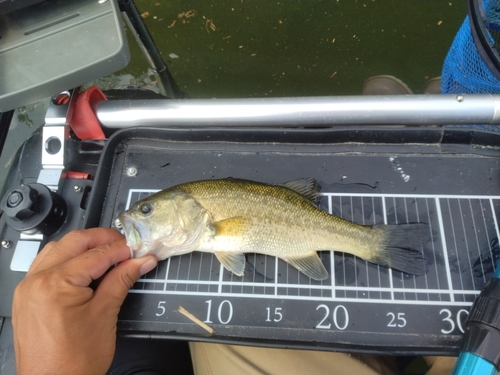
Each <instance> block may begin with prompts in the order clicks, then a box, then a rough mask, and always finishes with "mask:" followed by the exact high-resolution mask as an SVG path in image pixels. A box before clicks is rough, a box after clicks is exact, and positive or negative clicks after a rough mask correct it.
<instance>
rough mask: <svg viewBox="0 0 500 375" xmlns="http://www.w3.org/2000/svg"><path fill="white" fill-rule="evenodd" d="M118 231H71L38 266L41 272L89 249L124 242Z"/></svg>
mask: <svg viewBox="0 0 500 375" xmlns="http://www.w3.org/2000/svg"><path fill="white" fill-rule="evenodd" d="M123 238H124V237H123V235H122V234H120V233H119V232H118V231H116V230H114V229H108V228H92V229H82V230H75V231H71V232H69V233H68V234H66V235H65V236H64V237H63V238H61V239H60V240H59V241H57V242H56V243H54V244H53V245H52V247H51V248H50V249H49V251H47V253H46V254H45V256H44V257H43V259H41V260H40V262H39V263H38V264H37V268H38V269H39V270H43V269H48V268H52V267H54V266H58V265H60V264H63V263H65V262H67V261H68V260H70V259H72V258H75V257H76V256H78V255H80V254H82V253H84V252H86V251H87V250H89V249H93V248H96V247H98V246H101V245H105V244H109V243H112V242H115V241H119V240H122V239H123Z"/></svg>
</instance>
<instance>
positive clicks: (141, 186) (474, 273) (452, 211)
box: [85, 128, 500, 354]
mask: <svg viewBox="0 0 500 375" xmlns="http://www.w3.org/2000/svg"><path fill="white" fill-rule="evenodd" d="M450 132H451V133H450V134H448V131H446V132H445V133H443V132H442V130H441V129H428V128H427V129H424V128H422V129H421V128H418V129H404V131H403V130H401V131H396V132H395V133H391V137H392V135H394V134H396V135H397V137H396V139H397V142H395V143H394V144H391V143H390V140H391V139H392V138H391V137H389V135H388V133H387V132H386V130H385V129H380V130H378V131H373V130H370V132H369V133H364V132H359V131H357V130H351V129H348V130H343V131H338V130H336V129H314V131H308V130H297V129H295V130H291V129H285V130H277V129H274V130H255V129H254V130H241V129H240V130H237V129H224V131H220V130H217V129H212V130H208V129H206V130H194V129H189V130H178V129H177V130H171V129H128V130H125V131H121V132H120V133H116V134H115V135H114V136H113V137H112V138H110V140H109V141H108V144H107V146H106V148H105V150H104V152H103V154H102V156H101V161H100V164H101V165H100V170H98V173H97V176H96V180H95V183H94V187H93V189H92V195H91V197H90V200H89V207H88V209H87V214H88V217H87V222H86V224H85V225H86V226H87V227H89V226H108V227H109V226H112V225H113V223H114V221H115V219H116V217H117V215H118V214H119V213H120V212H121V211H123V210H125V209H127V208H128V207H129V206H130V205H131V204H133V203H134V202H136V201H138V200H140V199H142V198H144V197H146V196H148V195H150V194H152V193H153V192H155V191H158V190H161V189H165V188H169V187H171V186H174V185H177V184H181V183H185V182H189V181H196V180H203V179H214V178H215V179H217V178H227V177H234V178H242V179H249V180H254V181H258V182H265V183H271V184H272V183H283V182H286V181H290V180H294V179H298V178H304V177H312V178H316V179H317V180H318V181H319V185H320V188H321V189H320V191H321V194H322V195H323V196H322V198H321V201H320V204H319V208H320V209H321V210H324V211H327V212H330V213H332V214H334V215H337V216H339V217H342V218H344V219H346V220H349V221H352V222H355V223H357V224H364V225H372V224H403V223H415V222H423V223H427V224H428V225H429V236H428V237H429V240H428V241H426V242H425V243H422V244H421V250H422V252H423V254H424V256H425V257H426V259H427V263H428V272H427V273H426V274H425V275H421V276H416V277H415V276H411V275H407V274H403V273H401V272H399V271H394V270H391V269H389V268H386V267H381V266H377V265H375V264H371V263H367V262H366V261H363V260H361V259H359V258H356V257H354V256H352V255H349V254H344V253H341V252H331V251H319V252H318V254H319V256H320V258H321V261H322V262H323V264H324V265H325V267H326V269H327V270H328V272H329V277H328V278H327V279H326V280H323V281H316V280H311V279H310V278H308V277H306V276H305V275H304V274H302V273H300V272H299V271H298V270H297V269H295V268H294V267H292V266H289V265H288V264H287V263H286V262H284V261H282V260H280V259H276V258H275V257H272V256H265V255H262V254H246V265H245V273H244V275H243V277H238V276H235V275H234V274H232V273H231V272H229V271H227V270H226V269H225V268H223V267H222V266H221V265H220V263H219V261H218V260H217V259H216V257H215V256H213V255H212V254H209V253H201V252H192V253H190V254H185V255H182V256H176V257H173V258H170V259H167V260H164V261H161V262H159V264H158V266H157V268H156V269H154V270H153V271H151V272H150V273H148V274H147V275H145V276H144V277H142V278H141V279H140V280H139V281H138V282H137V283H136V284H135V285H134V286H133V288H132V289H131V291H130V293H129V295H128V296H127V298H126V300H125V303H124V305H123V307H122V309H121V312H120V315H119V322H118V328H119V331H120V333H121V334H123V335H128V336H138V337H163V338H175V339H187V340H204V341H214V342H227V343H242V344H252V345H259V346H272V347H293V348H307V349H315V348H317V349H324V350H342V351H354V352H365V353H367V352H369V353H393V354H456V353H457V352H458V350H459V346H460V341H461V338H462V332H463V330H464V325H465V320H466V319H467V315H468V310H469V308H470V306H471V304H472V302H473V301H474V299H475V297H476V296H477V295H478V294H479V292H480V290H481V288H482V287H483V285H484V284H485V282H486V280H488V279H489V277H491V275H492V274H493V272H494V265H495V264H496V261H497V260H498V258H499V253H500V250H499V246H498V236H499V234H498V216H497V215H498V212H499V208H500V195H498V191H499V190H498V186H499V185H500V174H499V173H498V171H499V169H500V162H499V160H500V152H499V151H498V150H497V149H496V148H491V147H481V148H478V147H476V146H474V145H472V146H471V145H470V144H469V143H470V142H471V140H473V139H474V137H475V134H476V132H470V131H466V132H461V131H458V133H457V134H455V132H456V131H455V130H454V131H450ZM360 135H362V138H361V139H360V138H359V137H360ZM455 135H458V136H457V137H456V139H457V140H458V141H459V144H453V143H452V144H443V140H445V139H447V140H448V141H450V139H451V140H453V141H455ZM471 137H472V138H471ZM491 137H492V136H490V135H488V137H486V138H487V139H490V138H491ZM377 139H380V141H381V142H382V144H378V143H377ZM356 140H358V141H359V142H361V143H359V144H357V143H352V142H356ZM345 142H351V143H345ZM363 142H365V143H363ZM398 142H403V144H400V143H398ZM460 142H462V143H460ZM131 170H132V171H134V173H130V171H131ZM180 311H183V312H185V311H187V312H188V315H189V314H190V315H189V317H188V316H186V315H185V314H183V313H181V312H180ZM196 319H197V320H196ZM195 320H196V321H195Z"/></svg>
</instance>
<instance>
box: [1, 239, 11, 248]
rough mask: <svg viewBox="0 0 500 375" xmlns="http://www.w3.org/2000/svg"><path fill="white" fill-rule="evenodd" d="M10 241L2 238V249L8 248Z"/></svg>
mask: <svg viewBox="0 0 500 375" xmlns="http://www.w3.org/2000/svg"><path fill="white" fill-rule="evenodd" d="M10 245H11V243H10V241H9V240H2V247H3V248H4V249H8V248H9V247H10Z"/></svg>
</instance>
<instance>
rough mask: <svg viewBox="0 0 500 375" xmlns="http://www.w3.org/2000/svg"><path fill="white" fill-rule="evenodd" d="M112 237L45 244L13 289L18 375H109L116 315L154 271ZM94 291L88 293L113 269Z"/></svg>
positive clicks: (93, 232)
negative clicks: (134, 287) (135, 286)
mask: <svg viewBox="0 0 500 375" xmlns="http://www.w3.org/2000/svg"><path fill="white" fill-rule="evenodd" d="M129 257H130V249H129V248H128V246H127V245H126V243H125V239H124V238H123V236H122V235H121V234H120V233H118V232H117V231H115V230H112V229H104V228H94V229H88V230H78V231H73V232H70V233H68V234H67V235H65V236H64V237H63V238H62V239H60V240H59V241H57V242H51V243H48V244H47V245H46V246H45V247H44V249H43V250H42V251H41V252H40V253H39V254H38V256H37V257H36V258H35V260H34V262H33V264H32V265H31V267H30V269H29V271H28V273H27V275H26V277H25V279H24V280H23V281H21V283H20V284H19V285H18V287H17V288H16V291H15V293H14V301H13V307H12V324H13V327H14V349H15V352H16V363H17V371H18V374H64V375H68V374H72V375H77V374H84V375H94V374H96V375H97V374H105V373H106V371H107V370H108V369H109V367H110V366H111V362H112V360H113V356H114V353H115V345H116V322H117V320H118V312H119V311H120V307H121V305H122V303H123V300H124V299H125V297H126V295H127V293H128V290H129V289H130V288H131V287H132V285H133V284H134V282H135V281H137V279H138V278H139V277H140V276H141V275H142V274H145V273H146V272H149V271H150V270H152V269H153V268H154V267H156V263H157V261H156V259H155V258H154V257H153V256H147V257H144V258H139V259H128V258H129ZM116 263H119V264H118V266H116V267H115V268H113V269H112V270H111V271H109V273H107V274H106V275H105V276H104V278H103V279H102V281H101V282H100V284H99V286H98V287H97V289H96V290H95V291H94V290H92V288H90V287H89V285H90V283H91V282H92V281H93V280H96V279H98V278H100V277H101V276H102V275H104V274H105V273H106V271H108V269H109V268H110V267H111V266H113V265H114V264H116Z"/></svg>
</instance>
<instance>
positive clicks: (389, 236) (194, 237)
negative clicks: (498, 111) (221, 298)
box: [118, 179, 429, 280]
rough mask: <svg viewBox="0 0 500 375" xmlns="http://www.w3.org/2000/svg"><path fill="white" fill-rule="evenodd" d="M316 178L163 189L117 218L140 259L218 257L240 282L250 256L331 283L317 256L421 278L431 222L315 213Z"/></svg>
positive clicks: (222, 182) (212, 182)
mask: <svg viewBox="0 0 500 375" xmlns="http://www.w3.org/2000/svg"><path fill="white" fill-rule="evenodd" d="M319 198H320V195H319V193H318V190H317V183H316V181H315V180H314V179H301V180H296V181H291V182H288V183H285V184H282V185H268V184H264V183H258V182H252V181H246V180H239V179H222V180H206V181H195V182H189V183H186V184H181V185H177V186H174V187H171V188H168V189H165V190H162V191H160V192H158V193H156V194H154V195H151V196H150V197H148V198H145V199H143V200H141V201H138V202H137V203H135V204H134V205H133V206H132V207H131V208H130V209H129V210H128V211H126V212H122V213H120V214H119V215H118V219H119V221H120V222H121V224H122V226H123V230H124V234H125V237H126V239H127V245H128V246H129V247H130V249H131V252H132V256H133V257H135V258H138V257H141V256H144V255H146V254H154V255H155V256H156V257H157V258H158V260H163V259H167V258H170V257H172V256H175V255H181V254H186V253H189V252H192V251H203V252H209V253H214V254H215V256H216V257H217V259H218V260H219V261H220V262H221V263H222V264H223V265H224V267H225V268H227V269H228V270H229V271H231V272H233V273H234V274H236V275H238V276H242V275H243V272H244V269H245V256H244V254H245V253H260V254H267V255H272V256H276V257H279V258H281V259H283V260H284V261H286V262H287V263H289V264H291V265H292V266H294V267H295V268H297V269H298V270H299V271H301V272H302V273H304V274H305V275H307V276H309V277H311V278H313V279H315V280H324V279H326V278H327V277H328V272H327V270H326V269H325V267H324V265H323V263H322V262H321V259H320V258H319V256H318V254H317V251H318V250H335V251H342V252H346V253H350V254H353V255H355V256H358V257H360V258H362V259H365V260H367V261H368V262H372V263H376V264H379V265H382V266H387V267H392V268H394V269H397V270H400V271H403V272H406V273H408V274H413V275H420V274H424V273H425V272H426V263H425V259H424V257H423V255H422V251H421V250H419V249H417V248H411V247H410V246H411V244H417V247H421V244H422V239H423V238H425V237H426V235H427V237H429V235H428V233H429V228H428V226H427V224H423V223H416V224H402V225H373V226H372V225H368V226H365V225H359V224H355V223H352V222H349V221H346V220H343V219H341V218H339V217H337V216H334V215H330V214H328V213H326V212H324V211H322V210H319V209H318V207H317V204H318V201H319Z"/></svg>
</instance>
